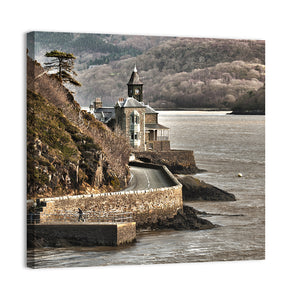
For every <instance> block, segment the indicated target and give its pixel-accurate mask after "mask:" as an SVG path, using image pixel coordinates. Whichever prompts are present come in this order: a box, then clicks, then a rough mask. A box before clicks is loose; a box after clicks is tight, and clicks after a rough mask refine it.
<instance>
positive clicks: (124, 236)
mask: <svg viewBox="0 0 300 300" xmlns="http://www.w3.org/2000/svg"><path fill="white" fill-rule="evenodd" d="M135 239H136V224H135V223H134V222H128V223H123V224H89V223H78V224H39V225H28V226H27V247H28V248H36V247H66V246H85V247H87V246H119V245H121V244H126V243H132V242H133V241H135Z"/></svg>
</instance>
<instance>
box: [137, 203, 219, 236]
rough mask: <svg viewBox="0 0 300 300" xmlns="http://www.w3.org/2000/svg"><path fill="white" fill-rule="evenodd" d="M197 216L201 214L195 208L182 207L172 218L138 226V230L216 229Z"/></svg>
mask: <svg viewBox="0 0 300 300" xmlns="http://www.w3.org/2000/svg"><path fill="white" fill-rule="evenodd" d="M199 214H201V212H200V211H198V210H196V209H195V208H193V207H190V206H187V205H183V209H182V210H179V211H178V212H177V215H176V216H175V217H174V218H169V219H166V220H158V222H156V223H151V224H143V225H142V226H138V229H149V230H159V229H175V230H200V229H211V228H214V227H216V226H215V225H214V224H213V223H211V222H210V221H208V220H206V219H203V218H200V217H199V216H198V215H199Z"/></svg>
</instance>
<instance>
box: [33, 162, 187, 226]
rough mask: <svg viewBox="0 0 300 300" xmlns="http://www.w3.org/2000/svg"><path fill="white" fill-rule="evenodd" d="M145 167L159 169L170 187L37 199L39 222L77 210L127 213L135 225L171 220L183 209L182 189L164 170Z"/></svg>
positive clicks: (171, 175)
mask: <svg viewBox="0 0 300 300" xmlns="http://www.w3.org/2000/svg"><path fill="white" fill-rule="evenodd" d="M145 165H147V167H153V168H156V169H157V168H160V169H161V171H162V172H163V173H164V174H165V175H166V176H168V177H169V179H170V181H171V182H173V183H174V185H173V186H171V187H165V188H158V189H149V190H140V191H126V192H125V191H120V192H113V193H103V194H90V195H77V196H63V197H55V198H44V199H39V200H40V201H41V202H44V203H45V206H44V207H43V210H42V211H41V212H40V222H41V223H45V222H47V221H49V220H50V219H49V218H51V220H53V216H54V215H56V216H57V217H59V215H62V214H64V213H65V212H74V213H77V210H78V208H80V209H81V210H82V211H83V212H85V211H95V212H100V213H105V212H109V213H116V214H117V213H125V212H131V213H132V216H133V220H132V221H134V222H136V223H137V225H142V224H148V223H156V222H157V221H158V220H164V219H167V218H172V217H174V216H175V215H176V214H177V211H178V210H180V209H182V207H183V202H182V185H181V184H180V183H179V182H178V180H177V179H176V178H175V177H174V176H173V174H172V173H171V172H170V171H169V170H168V169H167V168H166V167H165V166H158V165H152V166H150V165H149V164H140V166H143V167H146V166H145ZM29 201H31V200H29Z"/></svg>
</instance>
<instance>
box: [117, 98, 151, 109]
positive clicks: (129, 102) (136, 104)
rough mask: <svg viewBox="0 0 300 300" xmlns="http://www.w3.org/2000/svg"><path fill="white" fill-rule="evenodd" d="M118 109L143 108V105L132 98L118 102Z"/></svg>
mask: <svg viewBox="0 0 300 300" xmlns="http://www.w3.org/2000/svg"><path fill="white" fill-rule="evenodd" d="M117 105H119V106H120V107H145V105H144V103H142V102H139V101H137V100H136V99H134V98H133V97H128V98H126V99H125V100H124V101H118V102H117Z"/></svg>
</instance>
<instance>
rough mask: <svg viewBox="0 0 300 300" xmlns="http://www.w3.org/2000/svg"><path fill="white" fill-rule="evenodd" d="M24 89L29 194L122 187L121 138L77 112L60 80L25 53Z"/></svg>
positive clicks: (124, 150) (125, 149) (124, 158)
mask: <svg viewBox="0 0 300 300" xmlns="http://www.w3.org/2000/svg"><path fill="white" fill-rule="evenodd" d="M37 74H39V75H38V76H37ZM27 88H28V91H27V174H28V175H27V194H28V197H29V198H31V197H42V196H43V197H46V196H54V195H61V194H74V193H76V194H78V193H85V194H86V193H99V192H104V191H111V190H114V189H115V188H116V189H117V188H121V187H123V186H124V183H125V182H126V177H127V176H128V166H127V164H128V160H129V154H130V148H129V146H128V144H127V143H126V142H125V140H124V139H123V138H122V137H119V136H116V135H114V134H113V133H112V132H111V130H110V129H108V128H107V126H105V125H104V124H103V123H101V122H100V121H98V120H96V119H95V117H94V116H93V115H91V114H89V113H88V112H86V111H81V110H80V106H79V104H78V103H77V102H76V101H75V99H74V96H73V95H72V93H71V92H70V91H69V90H68V89H67V88H66V87H65V86H63V85H62V83H61V81H59V80H58V78H57V77H56V76H53V75H51V76H49V75H47V74H46V72H45V70H44V69H43V68H42V66H41V65H40V64H39V63H37V62H34V61H33V60H32V59H30V57H27Z"/></svg>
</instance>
